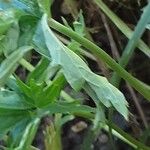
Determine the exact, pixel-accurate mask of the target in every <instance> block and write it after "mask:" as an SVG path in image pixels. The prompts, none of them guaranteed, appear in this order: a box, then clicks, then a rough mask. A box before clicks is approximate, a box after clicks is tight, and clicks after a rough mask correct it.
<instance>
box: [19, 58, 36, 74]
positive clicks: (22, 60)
mask: <svg viewBox="0 0 150 150" xmlns="http://www.w3.org/2000/svg"><path fill="white" fill-rule="evenodd" d="M19 63H20V64H21V65H22V66H24V67H25V68H26V69H27V70H28V71H30V72H32V71H33V70H34V69H35V68H34V66H32V65H31V64H30V63H29V62H28V61H26V60H25V59H24V58H22V59H21V60H20V61H19Z"/></svg>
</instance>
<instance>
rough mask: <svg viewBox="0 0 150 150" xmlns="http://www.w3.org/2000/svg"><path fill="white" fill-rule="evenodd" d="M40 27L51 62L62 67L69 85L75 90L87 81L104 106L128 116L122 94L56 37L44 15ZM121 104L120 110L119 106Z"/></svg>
mask: <svg viewBox="0 0 150 150" xmlns="http://www.w3.org/2000/svg"><path fill="white" fill-rule="evenodd" d="M42 28H43V32H44V36H45V42H46V45H47V48H48V49H49V51H50V54H51V57H52V62H53V64H54V65H60V66H61V67H62V70H63V73H64V75H65V77H66V79H67V81H68V82H69V83H70V85H71V86H72V87H73V88H74V89H75V90H79V89H81V88H82V87H83V86H84V84H85V83H87V84H88V86H90V87H91V88H92V89H93V90H94V91H95V93H96V94H97V97H98V99H99V100H100V101H101V102H102V103H103V104H104V105H105V106H106V107H110V106H111V105H113V106H114V107H115V108H116V110H117V111H118V112H119V113H121V114H122V115H123V116H124V117H125V118H128V117H127V116H128V110H127V102H126V100H125V97H124V96H123V94H122V93H121V92H120V91H119V90H118V89H117V88H115V87H114V86H113V85H111V84H110V83H109V82H108V81H107V79H106V78H105V77H102V76H98V75H96V74H94V73H93V72H92V71H91V70H90V69H89V67H88V66H87V65H86V64H85V62H84V61H83V60H82V59H81V58H80V57H79V56H78V55H76V54H75V53H74V52H73V51H71V50H69V49H68V48H67V47H65V46H64V45H63V44H62V43H61V42H60V41H59V40H58V39H57V38H56V36H55V35H54V34H53V32H52V31H51V30H50V28H49V27H48V24H47V16H46V15H44V16H43V18H42ZM121 105H122V108H123V109H122V110H120V108H119V106H121Z"/></svg>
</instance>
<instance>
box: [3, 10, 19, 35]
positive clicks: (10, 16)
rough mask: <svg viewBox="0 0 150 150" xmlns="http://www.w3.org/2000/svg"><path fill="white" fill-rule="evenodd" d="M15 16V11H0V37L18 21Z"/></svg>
mask: <svg viewBox="0 0 150 150" xmlns="http://www.w3.org/2000/svg"><path fill="white" fill-rule="evenodd" d="M15 14H16V12H15V11H14V10H7V11H4V10H1V11H0V15H1V18H0V35H2V34H4V33H5V32H6V31H7V30H8V29H9V28H10V26H11V24H12V23H14V22H15V21H16V17H15Z"/></svg>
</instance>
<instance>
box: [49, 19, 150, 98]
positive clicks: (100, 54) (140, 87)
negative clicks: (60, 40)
mask: <svg viewBox="0 0 150 150" xmlns="http://www.w3.org/2000/svg"><path fill="white" fill-rule="evenodd" d="M49 25H50V27H52V28H53V29H55V30H57V31H59V32H60V33H62V34H64V35H66V36H68V37H70V38H72V39H74V40H76V41H77V42H79V43H80V44H82V45H83V46H84V47H85V48H87V49H88V50H90V51H91V52H92V53H93V54H94V55H96V56H97V58H99V59H100V60H103V62H105V63H107V64H108V65H109V66H110V67H111V68H112V69H113V70H114V71H116V72H117V73H118V75H119V76H120V77H122V78H123V79H124V80H126V81H127V82H128V83H129V84H130V85H131V86H132V87H134V88H135V89H136V90H137V91H138V92H139V93H141V94H142V95H143V96H144V97H145V98H146V99H148V100H150V87H149V86H148V85H146V84H145V83H143V82H141V81H139V80H138V79H136V78H135V77H133V76H132V75H131V74H129V73H128V72H127V71H126V70H124V69H123V68H122V67H121V66H120V65H119V64H118V63H116V62H115V60H114V59H112V58H111V57H110V56H109V55H108V54H107V53H106V52H104V51H103V50H102V49H101V48H100V47H98V46H97V45H95V44H94V43H92V42H91V41H89V40H87V39H86V38H84V37H81V36H80V35H79V34H77V33H75V32H74V31H72V30H70V29H68V28H67V27H65V26H64V25H62V24H60V23H58V22H57V21H55V20H54V19H50V20H49Z"/></svg>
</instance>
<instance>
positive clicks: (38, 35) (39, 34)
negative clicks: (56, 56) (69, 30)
mask: <svg viewBox="0 0 150 150" xmlns="http://www.w3.org/2000/svg"><path fill="white" fill-rule="evenodd" d="M32 44H33V46H34V49H35V50H36V51H37V52H38V53H40V54H41V55H43V56H45V57H46V58H48V59H49V60H51V59H50V53H49V51H48V49H47V47H46V44H45V38H44V34H43V31H42V29H41V22H39V23H38V25H37V29H36V31H35V34H34V36H33V39H32Z"/></svg>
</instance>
